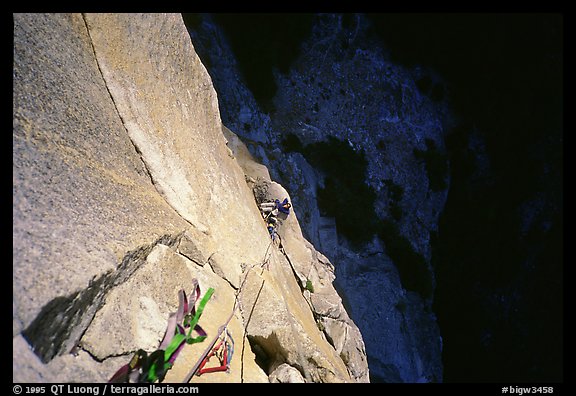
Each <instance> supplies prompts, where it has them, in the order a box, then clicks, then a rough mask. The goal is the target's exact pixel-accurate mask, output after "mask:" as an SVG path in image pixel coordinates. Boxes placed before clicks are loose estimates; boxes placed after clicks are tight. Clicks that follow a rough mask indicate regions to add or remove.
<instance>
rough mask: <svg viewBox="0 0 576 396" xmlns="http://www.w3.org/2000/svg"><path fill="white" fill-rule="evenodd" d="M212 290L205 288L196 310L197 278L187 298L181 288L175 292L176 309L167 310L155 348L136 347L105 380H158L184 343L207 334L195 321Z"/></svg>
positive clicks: (201, 338) (201, 339)
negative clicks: (145, 349)
mask: <svg viewBox="0 0 576 396" xmlns="http://www.w3.org/2000/svg"><path fill="white" fill-rule="evenodd" d="M212 294H214V289H213V288H209V289H208V291H206V294H205V295H204V297H203V298H202V300H201V301H200V303H199V304H198V310H196V307H195V305H196V301H197V300H198V298H199V297H200V285H199V284H198V281H197V280H196V279H194V280H193V288H192V292H191V293H190V301H188V298H187V297H186V293H185V292H184V290H180V291H179V292H178V298H179V305H178V310H177V311H176V312H173V313H171V314H170V316H169V318H168V326H167V328H166V332H165V334H164V338H163V339H162V342H161V343H160V346H159V348H158V349H157V350H156V351H154V352H152V353H151V354H150V355H148V353H147V352H146V351H144V350H143V349H139V350H138V351H136V353H135V354H134V356H133V357H132V359H131V360H130V362H129V363H128V364H126V365H124V366H122V367H121V368H120V369H118V371H116V373H115V374H114V375H113V376H112V377H111V378H110V380H108V382H114V383H117V382H150V383H152V382H155V381H156V380H158V381H159V382H162V381H163V380H164V377H165V376H166V372H167V371H168V370H169V369H170V368H172V366H173V364H174V361H175V360H176V358H177V357H178V354H179V353H180V352H181V351H182V349H183V347H184V345H185V344H194V343H197V342H202V341H204V340H205V339H206V337H207V334H206V332H205V331H204V329H202V327H201V326H200V325H199V324H198V320H199V319H200V316H202V312H203V311H204V307H205V306H206V304H207V303H208V300H210V297H212ZM186 329H189V330H188V333H186ZM192 331H196V333H198V336H196V337H193V336H192Z"/></svg>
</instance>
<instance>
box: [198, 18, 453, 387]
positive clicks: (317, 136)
mask: <svg viewBox="0 0 576 396" xmlns="http://www.w3.org/2000/svg"><path fill="white" fill-rule="evenodd" d="M348 17H349V18H348V19H347V20H345V18H344V16H342V15H339V14H322V15H315V16H314V17H313V23H312V27H311V33H310V36H309V37H308V38H307V39H305V40H304V41H303V42H302V43H301V46H300V54H299V55H298V56H297V57H296V58H295V59H294V60H293V62H292V63H291V65H290V66H289V67H288V68H287V69H288V70H289V71H288V72H287V73H281V72H279V71H278V70H277V69H273V70H272V71H271V72H272V73H273V74H274V77H275V82H276V86H277V91H276V94H275V96H274V97H273V98H272V101H273V109H274V110H273V111H271V112H270V113H265V112H264V111H263V110H262V109H261V107H260V106H259V104H258V102H257V100H256V99H255V97H254V95H253V93H252V92H251V90H250V88H249V87H247V86H246V85H244V84H243V83H242V78H241V77H240V76H241V69H240V67H239V65H238V64H237V61H236V59H235V54H234V52H233V50H234V49H233V48H231V47H230V44H229V43H228V41H227V36H226V29H223V28H222V26H219V25H218V24H217V23H216V22H215V21H214V20H213V19H212V17H211V16H210V15H201V16H198V17H197V19H196V20H195V23H194V24H193V26H192V25H191V26H189V32H190V35H191V37H192V40H193V42H194V44H195V46H196V48H197V50H198V53H199V54H200V56H201V57H202V58H203V59H206V63H207V64H209V65H210V67H209V72H210V74H211V76H212V78H213V81H214V84H215V87H216V90H217V91H218V92H219V94H220V95H222V96H224V99H223V100H222V101H221V102H220V112H221V113H222V119H223V120H224V123H225V124H226V125H227V126H228V127H230V128H232V129H234V130H235V131H236V132H237V133H238V134H239V135H240V136H241V137H242V138H243V139H244V141H245V142H246V143H247V146H248V148H249V150H250V152H251V153H252V154H253V155H254V156H255V157H256V158H257V159H258V160H259V161H261V162H262V163H263V164H265V165H266V166H267V167H268V169H269V172H270V175H271V176H272V178H273V179H275V180H278V181H279V182H281V183H282V185H283V186H284V187H285V188H286V189H287V190H289V191H290V192H291V193H292V198H293V200H294V207H295V209H294V210H295V212H296V213H297V214H298V218H299V219H300V221H301V229H302V231H303V233H304V236H305V237H306V238H307V239H308V240H309V241H310V242H311V243H313V244H314V246H316V247H317V248H318V249H319V250H320V251H321V252H322V253H323V254H324V255H325V256H327V258H328V259H329V260H330V261H331V262H332V263H333V264H334V266H335V274H336V281H335V282H336V283H337V284H338V285H339V290H342V294H343V295H345V297H346V302H347V306H348V307H349V309H348V313H349V314H350V315H351V316H352V318H353V319H354V321H355V323H356V324H357V325H358V327H359V328H360V331H361V332H362V334H363V339H364V342H365V343H366V350H367V353H368V358H369V360H370V373H371V378H372V379H373V380H374V381H383V382H437V381H441V380H442V361H441V348H442V340H441V337H440V331H439V329H438V325H437V323H436V317H435V315H434V313H433V312H432V310H431V307H432V301H433V294H434V286H435V277H434V273H433V270H432V267H431V265H430V258H431V245H430V240H431V237H432V236H433V235H434V234H435V233H436V232H437V229H438V228H437V227H438V219H439V216H440V213H441V212H442V209H443V207H444V204H445V202H446V197H447V188H448V186H449V182H450V181H449V179H448V172H447V169H448V168H447V166H448V164H447V162H446V156H445V154H444V153H445V148H444V137H445V133H446V131H447V130H448V129H449V128H450V125H451V122H452V121H451V115H450V111H449V109H448V107H447V105H446V102H445V100H443V99H442V95H440V94H438V92H436V95H435V96H432V95H430V92H429V91H430V90H427V89H425V88H426V87H425V84H424V83H423V82H426V81H428V80H430V81H432V82H433V85H434V86H436V87H442V82H441V81H440V80H439V79H438V77H437V76H436V75H434V73H433V72H432V71H430V70H424V69H422V68H414V69H410V70H408V69H406V68H403V67H401V66H398V65H396V64H394V63H393V62H391V61H390V59H389V58H388V56H387V54H386V52H385V50H384V49H383V48H382V46H381V45H380V44H379V43H378V42H376V41H375V40H374V38H373V36H371V35H370V34H369V27H370V26H369V21H368V20H367V19H366V18H365V16H362V15H360V14H358V15H348ZM237 25H238V23H237V24H236V26H237ZM228 33H229V32H228ZM232 34H233V33H232ZM437 91H438V89H437ZM442 94H443V92H442ZM241 113H242V114H249V115H250V117H247V118H249V119H250V120H252V121H253V123H252V124H250V128H243V125H244V124H242V123H240V122H239V121H238V120H239V118H240V114H241ZM257 120H261V122H260V123H258V122H257ZM287 137H290V138H291V139H292V140H287ZM288 142H291V144H290V145H289V144H287V143H288ZM295 142H296V143H295ZM331 142H336V144H332V145H330V144H331ZM321 145H325V146H321ZM343 146H344V147H343ZM306 147H314V148H315V149H317V148H318V147H326V151H327V152H328V153H329V152H330V150H332V148H334V147H337V148H338V149H339V150H340V149H342V150H343V151H346V150H347V151H346V152H350V153H352V154H351V155H350V157H351V158H353V160H356V159H357V158H361V156H363V157H364V158H365V159H366V169H365V170H363V173H362V174H359V175H357V176H355V177H356V178H357V179H360V181H361V182H364V186H362V183H360V184H359V183H355V184H354V186H355V187H356V186H360V187H362V188H365V189H370V190H371V191H372V193H373V196H374V198H373V201H369V200H365V201H364V202H362V201H360V200H358V199H357V197H358V196H360V194H359V193H358V192H357V191H354V190H351V193H350V197H351V198H352V200H353V201H355V202H359V203H360V205H366V206H365V207H364V210H362V209H361V208H355V207H354V206H353V204H350V203H349V204H348V206H347V205H346V204H345V203H344V204H342V203H341V202H339V203H340V204H341V205H340V206H341V207H343V208H344V209H343V211H349V212H350V211H352V210H353V209H355V210H356V211H355V213H358V214H359V216H358V217H357V218H356V220H354V222H353V223H355V224H357V225H361V224H364V223H366V224H368V223H370V222H371V221H372V220H375V222H376V223H379V225H378V226H379V227H380V226H381V225H382V224H385V225H386V227H382V228H380V229H379V230H383V231H379V232H374V235H373V236H372V237H371V238H365V239H364V240H363V241H361V243H360V244H359V246H358V244H353V243H351V241H350V238H349V236H350V233H348V234H349V235H348V236H347V235H345V232H344V231H345V230H344V227H340V226H339V224H338V222H339V221H340V220H339V219H338V217H337V216H338V215H336V216H335V215H334V214H332V213H329V212H330V210H327V209H326V207H324V208H323V207H322V202H321V201H322V197H321V196H320V195H321V193H322V190H323V189H326V188H327V186H328V184H329V183H330V182H331V180H330V179H331V178H332V180H334V179H335V178H336V177H333V175H330V174H329V172H327V171H326V170H325V169H322V166H323V165H325V164H326V163H322V162H321V161H320V160H317V157H318V155H319V152H318V150H316V151H314V149H309V150H308V151H306ZM344 149H346V150H344ZM332 151H334V150H332ZM314 157H316V158H314ZM326 161H332V162H338V161H339V162H342V163H345V162H346V159H342V158H340V159H336V160H335V159H334V158H332V157H330V156H329V155H326ZM314 162H316V163H315V164H314ZM345 168H346V167H345V166H343V167H341V168H340V170H341V171H342V172H344V171H347V169H345ZM340 186H341V188H340V189H336V192H337V193H344V192H345V191H344V190H345V189H346V188H347V184H346V183H342V184H341V185H340ZM372 193H370V194H372ZM366 195H369V194H366ZM324 201H326V199H325V198H324ZM358 230H360V231H363V230H362V229H361V227H358ZM352 236H354V235H352ZM407 262H408V264H406V263H407ZM313 297H314V298H313V301H314V299H315V298H316V297H317V296H313ZM369 301H370V302H375V301H377V304H372V303H367V302H369ZM315 306H317V307H318V308H319V309H321V310H323V311H325V312H334V311H333V310H331V308H330V307H329V306H328V305H326V304H323V303H322V302H321V301H319V300H318V301H317V305H315ZM324 326H325V327H326V328H331V329H332V331H333V332H338V331H339V330H338V323H335V322H332V320H331V319H329V318H328V317H327V318H325V319H324Z"/></svg>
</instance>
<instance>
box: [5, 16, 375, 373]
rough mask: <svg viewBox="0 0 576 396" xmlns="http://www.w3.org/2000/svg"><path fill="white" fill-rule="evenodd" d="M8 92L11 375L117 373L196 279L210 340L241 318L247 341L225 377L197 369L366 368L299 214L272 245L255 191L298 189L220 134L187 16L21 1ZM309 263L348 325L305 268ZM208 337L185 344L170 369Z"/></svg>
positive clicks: (239, 333)
mask: <svg viewBox="0 0 576 396" xmlns="http://www.w3.org/2000/svg"><path fill="white" fill-rule="evenodd" d="M13 89H14V104H13V114H14V129H13V252H14V259H13V269H14V275H13V286H14V294H13V351H14V358H13V380H14V381H15V382H48V381H54V382H102V381H106V380H107V379H109V378H110V377H111V375H112V374H113V373H114V372H115V371H116V370H117V369H118V368H119V367H121V366H122V365H124V364H126V363H127V362H128V361H129V360H130V358H131V356H132V355H133V353H134V352H135V351H136V350H137V349H139V348H143V349H145V350H147V351H148V352H152V351H153V350H155V349H156V348H157V347H158V346H159V342H160V341H161V339H162V337H163V335H164V331H165V328H166V323H167V319H168V315H169V314H170V313H171V312H174V311H175V310H176V309H177V307H178V295H177V292H178V290H180V289H182V290H185V291H186V292H189V291H190V290H189V289H190V288H191V284H192V280H193V279H197V280H198V282H199V284H200V287H201V290H202V291H203V292H205V291H206V290H208V288H210V287H212V288H214V289H215V293H214V295H213V296H212V297H211V299H210V301H209V302H208V304H207V306H206V309H205V312H204V313H203V316H202V317H201V320H200V324H201V325H202V326H203V327H204V329H205V330H206V331H207V332H208V338H212V337H214V336H215V335H216V333H217V329H218V327H219V326H220V325H221V324H223V323H224V322H225V321H226V318H228V317H229V315H230V314H231V313H233V315H232V316H231V320H230V322H229V326H228V329H229V331H230V332H231V334H233V337H234V339H235V343H236V354H235V356H234V358H233V360H232V364H231V367H230V372H229V373H227V372H220V373H213V374H205V375H202V376H199V377H194V378H193V379H192V382H196V381H197V382H213V381H216V382H220V381H222V382H268V381H269V380H270V378H269V375H271V374H272V373H273V371H274V370H276V369H277V368H278V367H280V366H282V367H286V365H287V366H289V367H288V368H289V371H288V372H289V373H292V374H289V375H288V377H287V378H296V377H294V375H293V374H294V373H293V371H294V370H296V371H298V373H299V374H300V376H301V377H302V378H305V381H307V382H310V381H314V382H355V381H361V382H366V381H367V380H368V367H367V364H366V354H365V350H364V346H363V341H362V337H361V335H360V333H359V331H358V328H357V327H356V326H355V324H354V323H353V322H352V320H350V319H349V317H348V316H347V314H346V311H345V309H344V308H343V306H342V305H341V301H340V299H339V296H338V294H337V293H336V292H335V290H334V288H333V287H332V281H333V280H334V276H333V272H330V270H329V268H331V266H330V264H329V262H328V260H327V259H325V258H322V259H321V260H316V261H314V260H315V259H317V258H318V257H320V256H319V254H318V253H317V252H316V250H315V249H314V248H313V246H312V245H311V244H310V243H309V242H308V241H306V240H305V239H304V237H303V236H302V233H301V232H300V229H299V225H298V220H297V218H296V213H292V214H291V215H289V216H288V217H287V218H286V219H284V224H283V227H284V229H283V230H282V229H280V230H279V235H280V236H281V237H282V239H283V240H284V239H285V240H286V241H287V242H286V244H285V245H280V244H278V243H277V242H276V243H272V240H271V238H270V236H269V234H268V231H267V230H266V226H265V223H264V221H263V219H262V216H261V213H260V211H259V208H258V206H257V199H256V197H255V192H257V191H260V190H261V188H260V189H259V187H258V186H263V185H269V186H273V188H270V189H269V192H270V194H271V195H270V196H269V197H275V196H276V195H283V196H289V195H288V192H287V191H286V190H285V189H283V188H282V187H281V186H280V185H278V184H277V183H275V182H274V181H272V180H271V179H270V178H269V176H268V177H266V176H267V175H268V171H267V169H266V168H265V167H264V166H262V165H260V164H258V163H256V162H254V161H253V159H251V158H250V157H249V155H248V154H247V152H248V150H247V149H246V147H245V146H242V144H241V142H239V140H238V138H237V137H236V136H235V135H234V134H233V133H232V132H231V131H229V130H225V129H224V130H223V127H222V124H221V121H220V113H219V109H218V97H217V94H216V91H215V90H214V87H213V86H212V81H211V79H210V76H209V75H208V73H207V71H206V69H205V68H204V65H203V64H202V62H201V61H200V59H199V58H198V56H197V54H196V52H195V50H194V47H193V45H192V43H191V41H190V37H189V36H188V34H187V32H186V29H185V26H184V24H183V22H182V18H181V16H180V15H179V14H84V15H82V14H14V83H13ZM242 150H243V151H242ZM241 151H242V153H241ZM301 252H306V253H305V254H304V253H301ZM300 257H302V259H305V260H307V261H302V262H300ZM310 266H312V267H314V269H312V270H309V272H308V274H310V275H309V276H311V277H314V279H318V282H319V283H318V290H319V294H320V291H321V290H323V294H324V296H325V298H326V299H328V301H327V302H326V303H324V305H329V306H331V307H333V309H332V310H330V312H327V313H326V317H330V318H333V319H338V320H340V321H341V322H342V323H343V324H342V325H341V326H340V327H338V328H337V329H334V326H324V327H325V328H330V329H329V330H324V329H323V328H322V327H323V326H322V325H321V323H322V319H321V318H319V317H317V312H316V311H315V310H314V309H313V308H311V305H310V304H311V301H312V302H313V301H314V299H311V298H310V295H309V293H308V294H307V292H305V289H304V288H303V287H302V275H301V273H299V272H298V271H296V270H295V269H294V268H304V267H310ZM326 268H328V270H326ZM326 271H327V272H326ZM320 283H321V284H322V286H323V287H322V288H321V287H320V286H319V285H320ZM264 296H265V297H264ZM236 301H237V306H238V308H234V307H235V306H236V304H235V302H236ZM312 305H313V306H315V305H314V304H313V303H312ZM319 306H322V304H320V305H319ZM332 311H334V312H332ZM320 314H322V313H319V314H318V315H320ZM342 326H343V327H342ZM204 348H206V343H200V344H193V345H187V346H186V347H185V348H184V350H183V352H182V354H181V355H180V356H179V357H178V360H177V361H176V364H175V365H174V367H173V368H172V369H171V370H170V371H169V372H168V374H167V377H166V380H167V381H170V382H178V381H181V380H182V379H183V378H184V377H185V376H186V374H187V373H188V371H189V370H190V368H191V366H192V365H193V364H194V362H196V361H197V360H198V358H199V357H200V355H201V353H202V352H203V350H204ZM290 367H291V369H290ZM284 371H286V370H284ZM285 377H286V376H285V375H284V376H283V377H282V378H285Z"/></svg>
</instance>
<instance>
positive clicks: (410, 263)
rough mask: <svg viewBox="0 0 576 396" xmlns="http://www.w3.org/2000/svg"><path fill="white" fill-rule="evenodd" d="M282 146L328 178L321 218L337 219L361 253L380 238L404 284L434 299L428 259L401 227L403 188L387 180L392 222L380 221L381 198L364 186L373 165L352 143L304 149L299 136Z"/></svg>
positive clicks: (287, 139) (340, 230) (327, 143)
mask: <svg viewBox="0 0 576 396" xmlns="http://www.w3.org/2000/svg"><path fill="white" fill-rule="evenodd" d="M282 147H283V149H284V150H285V151H286V152H291V151H297V152H300V153H302V154H303V155H304V157H305V158H306V160H307V161H308V162H309V163H310V164H311V165H312V166H314V167H315V168H316V169H319V170H321V171H322V172H323V173H324V175H325V180H324V187H321V188H319V189H318V207H319V209H320V212H321V215H322V216H329V217H334V218H335V219H336V224H337V226H338V233H339V234H341V235H342V236H344V237H345V238H346V239H347V240H348V241H350V243H351V244H352V245H353V246H354V247H355V249H357V250H358V251H361V250H362V245H363V244H365V243H367V242H370V241H371V240H372V238H373V237H374V236H375V235H377V236H378V237H379V238H380V239H381V240H382V241H383V242H384V245H385V246H386V253H387V254H388V256H389V257H390V258H391V259H392V260H393V261H394V263H395V265H396V267H397V268H398V272H399V275H400V280H401V282H402V285H403V286H404V287H405V288H406V289H408V290H412V291H416V292H418V293H419V294H420V295H421V296H422V297H423V298H430V297H431V296H432V291H433V281H432V277H431V275H430V272H429V270H428V266H427V265H426V259H425V258H424V257H423V256H422V255H421V254H419V253H418V252H416V251H415V250H414V248H413V247H412V244H411V243H410V241H409V240H408V239H407V238H406V237H404V236H403V235H401V233H400V230H399V228H398V226H397V224H396V221H399V220H400V218H401V216H402V213H401V209H400V206H399V205H398V201H399V200H400V199H401V198H402V194H403V189H402V187H401V186H399V185H396V184H394V183H393V182H392V181H391V180H387V181H385V184H386V185H387V187H388V189H389V191H390V195H391V202H390V208H391V211H390V214H391V216H392V218H384V219H381V218H380V217H379V216H378V215H377V214H376V211H375V210H374V201H375V200H376V193H375V191H374V189H373V188H372V187H370V186H368V185H367V184H366V183H365V182H364V180H365V178H366V168H367V166H368V162H367V160H366V157H365V155H364V152H362V151H360V152H357V151H355V150H354V149H352V148H351V147H350V145H349V144H348V143H347V142H345V141H341V140H338V139H336V138H333V137H330V138H329V139H328V140H327V141H325V142H317V143H312V144H308V145H306V146H304V145H303V144H302V143H301V142H300V140H299V139H298V137H297V136H296V135H287V136H286V137H285V140H284V141H283V144H282ZM396 217H397V218H396Z"/></svg>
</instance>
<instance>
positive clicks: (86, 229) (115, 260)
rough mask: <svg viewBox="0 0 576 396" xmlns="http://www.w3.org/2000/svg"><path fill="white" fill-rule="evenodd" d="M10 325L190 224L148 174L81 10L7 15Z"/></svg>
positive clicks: (26, 321) (27, 320) (24, 323)
mask: <svg viewBox="0 0 576 396" xmlns="http://www.w3.org/2000/svg"><path fill="white" fill-rule="evenodd" d="M14 22H15V23H14V82H13V87H14V102H13V112H14V128H13V135H12V139H13V168H12V169H13V253H14V258H13V270H14V272H13V286H14V296H13V301H14V305H15V307H16V309H15V315H14V321H15V322H16V325H15V326H14V329H15V333H16V332H19V331H21V330H23V329H25V328H26V327H28V326H29V325H30V324H31V322H32V321H33V319H34V318H35V317H36V316H37V315H38V313H39V312H40V310H41V309H42V307H43V306H44V305H45V304H47V303H48V302H49V301H52V300H53V299H54V298H56V297H58V296H67V295H71V294H73V293H74V292H76V291H77V290H79V289H83V288H86V287H87V286H88V285H89V283H90V282H91V281H92V280H94V279H95V278H97V277H100V276H102V275H103V274H105V273H108V272H110V271H112V270H114V269H115V267H116V266H117V265H118V264H119V263H120V262H121V261H122V258H123V257H124V255H125V253H126V252H127V251H129V250H132V249H134V248H135V247H138V246H141V245H144V244H148V243H151V242H153V241H155V240H156V239H158V238H159V237H160V236H162V235H164V234H176V233H177V232H179V231H181V230H183V229H185V228H187V227H189V224H188V223H187V222H186V221H184V220H183V219H182V218H181V217H179V216H178V215H177V214H176V213H175V212H174V210H173V209H172V208H171V207H170V206H169V205H168V204H167V203H166V201H165V200H164V199H163V198H162V197H161V196H160V195H158V193H157V191H156V189H155V188H154V187H153V185H152V184H151V183H150V177H149V176H148V173H147V171H146V169H145V167H144V166H143V163H142V161H141V160H140V157H139V155H138V154H137V152H136V150H135V149H134V145H133V144H132V142H131V141H130V139H129V137H128V135H127V134H126V130H125V128H124V126H123V124H122V122H121V119H120V118H119V117H118V113H117V112H116V109H115V107H114V103H113V102H112V100H111V99H110V95H109V94H108V91H107V89H106V85H105V83H104V81H103V80H102V77H101V75H100V72H99V71H98V66H97V63H96V60H95V58H94V53H93V51H92V45H91V42H90V39H89V36H88V32H87V30H86V25H85V23H84V20H83V18H82V16H81V15H78V14H74V15H65V14H62V15H61V14H49V15H42V14H35V15H21V14H15V15H14Z"/></svg>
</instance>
